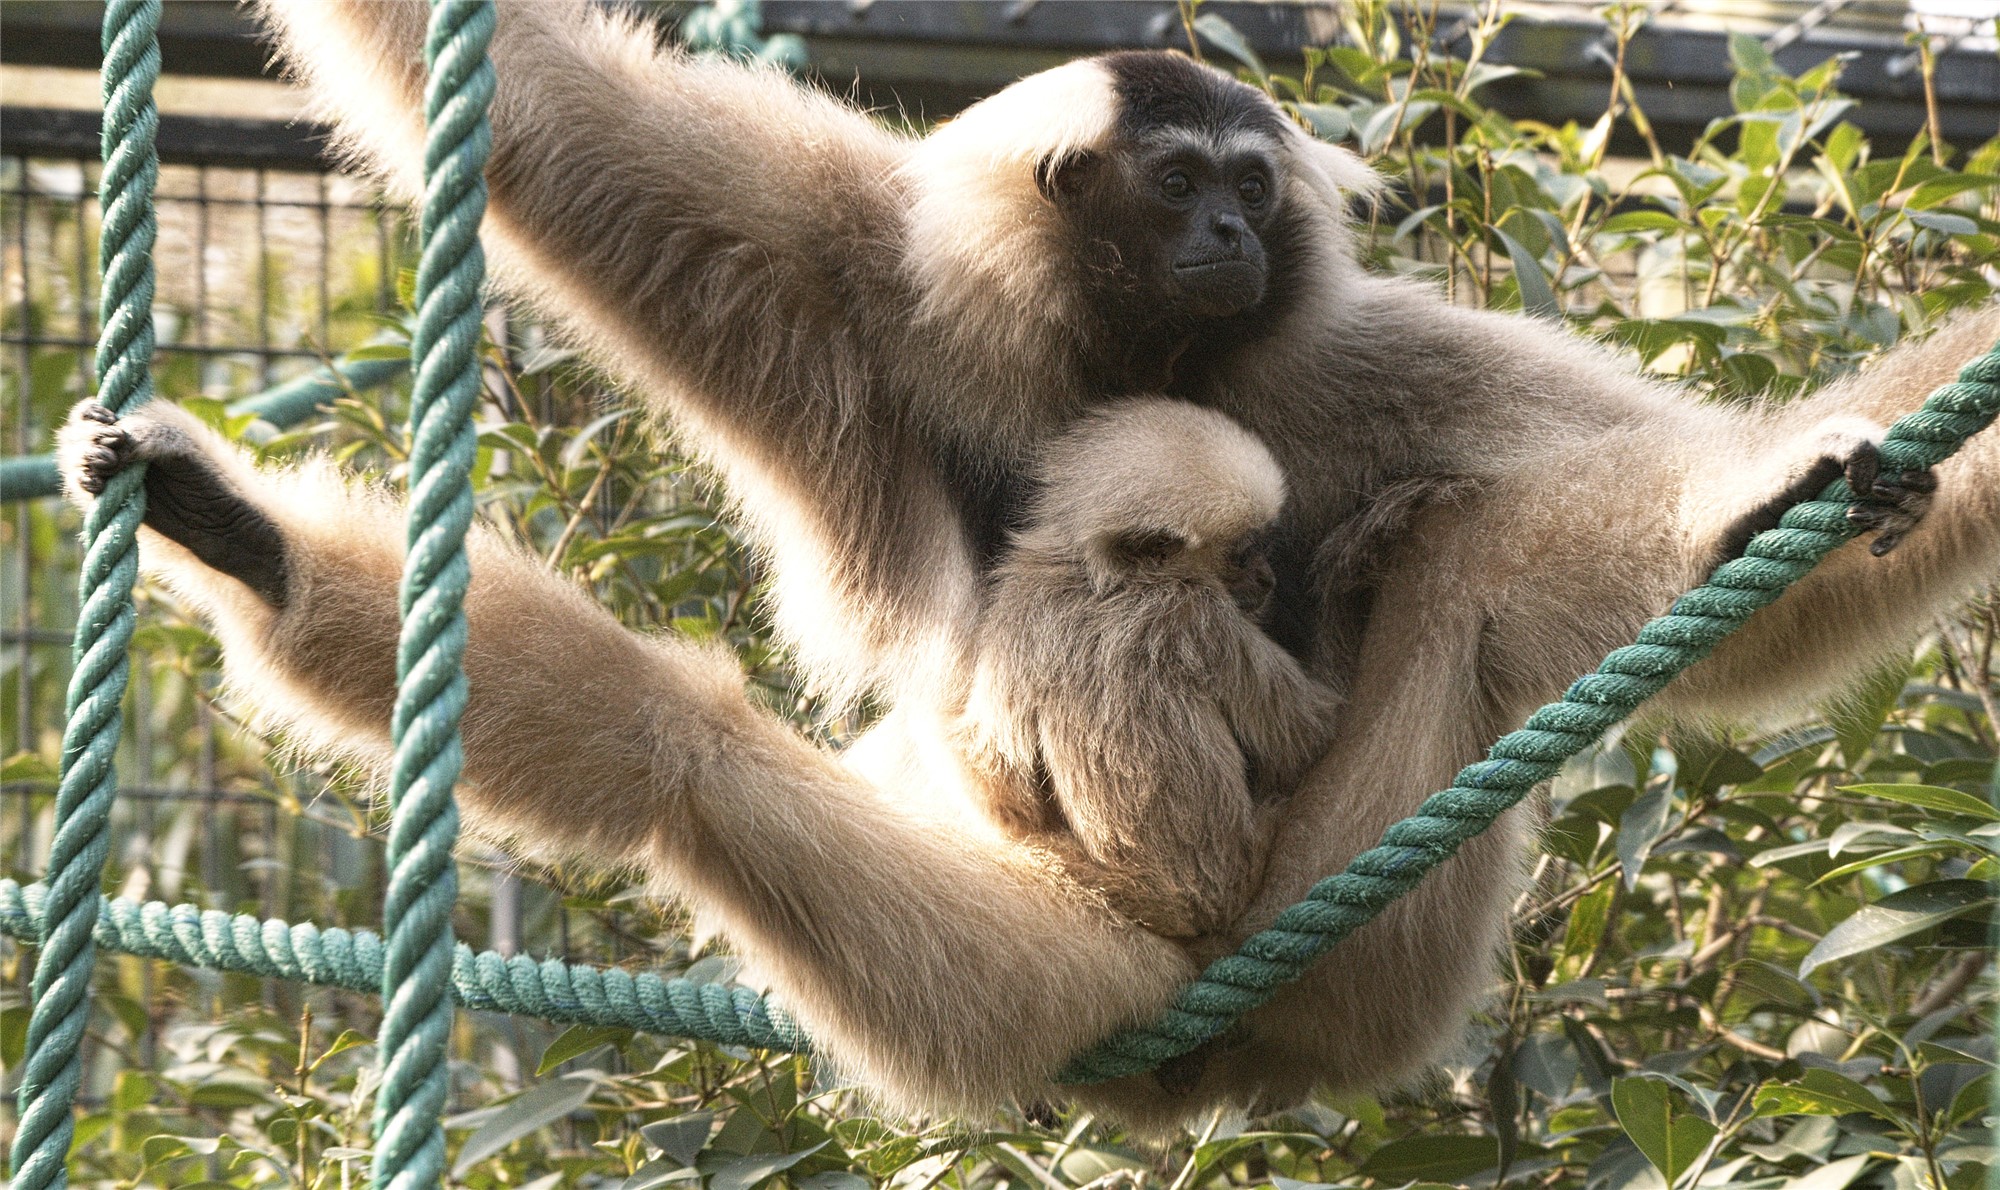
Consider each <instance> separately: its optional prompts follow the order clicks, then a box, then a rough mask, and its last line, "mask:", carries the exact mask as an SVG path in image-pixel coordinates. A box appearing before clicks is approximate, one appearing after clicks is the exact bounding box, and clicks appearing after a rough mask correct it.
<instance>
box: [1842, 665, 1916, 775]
mask: <svg viewBox="0 0 2000 1190" xmlns="http://www.w3.org/2000/svg"><path fill="white" fill-rule="evenodd" d="M1909 678H1910V669H1909V666H1907V665H1901V664H1898V665H1888V666H1884V667H1882V668H1881V669H1878V670H1876V671H1875V672H1874V673H1873V674H1871V675H1869V677H1868V680H1867V681H1865V682H1862V683H1860V684H1859V685H1857V686H1855V687H1854V689H1853V690H1852V691H1851V692H1850V693H1849V694H1848V695H1847V696H1846V697H1845V698H1842V699H1841V700H1840V701H1839V702H1837V703H1835V704H1834V705H1833V706H1832V707H1830V708H1828V710H1827V715H1826V720H1827V722H1828V723H1829V724H1830V725H1832V727H1833V730H1834V735H1835V738H1837V739H1838V740H1839V741H1840V756H1841V759H1842V761H1844V762H1845V763H1846V765H1847V767H1848V768H1850V769H1855V768H1858V767H1859V766H1860V764H1861V758H1862V754H1863V753H1865V752H1867V751H1868V746H1869V745H1870V744H1873V743H1874V742H1875V736H1876V733H1878V732H1880V731H1881V730H1882V721H1883V720H1885V719H1887V718H1888V717H1889V712H1890V711H1893V710H1895V709H1896V701H1897V699H1899V698H1901V697H1902V694H1903V687H1904V686H1905V685H1907V684H1908V682H1909Z"/></svg>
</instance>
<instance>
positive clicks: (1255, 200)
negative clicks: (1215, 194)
mask: <svg viewBox="0 0 2000 1190" xmlns="http://www.w3.org/2000/svg"><path fill="white" fill-rule="evenodd" d="M1269 192H1270V184H1269V183H1267V182H1265V181H1264V175H1263V174H1245V175H1244V176H1243V180H1242V181H1240V182H1238V183H1236V193H1237V194H1239V195H1242V197H1243V201H1244V203H1246V204H1247V205H1249V206H1253V207H1261V206H1263V205H1264V198H1265V196H1266V195H1267V194H1268V193H1269Z"/></svg>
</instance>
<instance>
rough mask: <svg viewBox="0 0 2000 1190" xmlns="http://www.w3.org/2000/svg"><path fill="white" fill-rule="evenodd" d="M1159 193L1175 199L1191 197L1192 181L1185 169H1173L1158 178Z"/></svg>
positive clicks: (1192, 192)
mask: <svg viewBox="0 0 2000 1190" xmlns="http://www.w3.org/2000/svg"><path fill="white" fill-rule="evenodd" d="M1160 193H1161V194H1164V195H1166V196H1167V197H1168V198H1171V199H1175V200H1179V199H1183V198H1189V197H1192V196H1193V194H1194V181H1193V179H1191V178H1189V177H1188V176H1187V171H1186V170H1184V169H1177V170H1173V171H1172V172H1170V173H1168V174H1167V176H1166V177H1164V178H1161V179H1160Z"/></svg>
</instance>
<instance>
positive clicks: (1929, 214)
mask: <svg viewBox="0 0 2000 1190" xmlns="http://www.w3.org/2000/svg"><path fill="white" fill-rule="evenodd" d="M1904 214H1906V215H1908V216H1909V217H1910V222H1912V223H1914V224H1916V225H1917V226H1918V227H1922V228H1927V229H1929V230H1931V231H1935V232H1941V233H1943V234H1945V235H1948V236H1969V235H1977V234H1978V233H1979V225H1978V224H1977V223H1974V222H1973V221H1972V220H1970V219H1967V218H1966V217H1965V216H1963V215H1954V214H1952V213H1951V212H1950V211H1905V212H1904Z"/></svg>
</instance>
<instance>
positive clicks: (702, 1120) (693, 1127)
mask: <svg viewBox="0 0 2000 1190" xmlns="http://www.w3.org/2000/svg"><path fill="white" fill-rule="evenodd" d="M714 1125H715V1113H714V1112H712V1111H691V1112H689V1113H687V1114H686V1115H684V1116H675V1117H674V1118H673V1119H671V1120H660V1121H657V1122H655V1123H652V1124H648V1125H646V1126H645V1127H643V1128H641V1129H639V1135H640V1136H642V1137H644V1138H645V1140H646V1143H647V1144H649V1145H652V1146H653V1147H654V1148H656V1149H658V1150H660V1151H661V1152H662V1153H665V1154H666V1155H667V1156H668V1157H671V1158H673V1159H674V1160H675V1161H678V1162H680V1163H681V1164H682V1165H693V1164H694V1159H695V1158H696V1157H698V1156H700V1155H701V1150H702V1148H703V1146H705V1145H707V1144H708V1134H709V1133H710V1132H711V1131H712V1130H713V1128H714Z"/></svg>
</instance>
